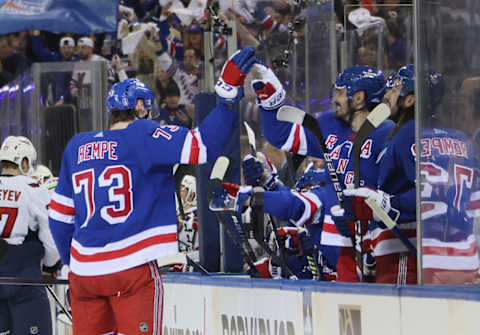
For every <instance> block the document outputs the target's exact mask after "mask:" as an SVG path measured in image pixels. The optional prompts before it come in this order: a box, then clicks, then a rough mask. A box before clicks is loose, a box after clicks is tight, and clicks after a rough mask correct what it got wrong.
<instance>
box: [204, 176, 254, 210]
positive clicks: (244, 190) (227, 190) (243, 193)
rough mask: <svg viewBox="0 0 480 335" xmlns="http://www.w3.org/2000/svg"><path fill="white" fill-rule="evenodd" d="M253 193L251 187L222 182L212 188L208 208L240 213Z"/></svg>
mask: <svg viewBox="0 0 480 335" xmlns="http://www.w3.org/2000/svg"><path fill="white" fill-rule="evenodd" d="M252 194H253V187H251V186H240V185H237V184H232V183H222V184H221V185H220V186H218V187H216V188H215V189H214V190H213V195H212V198H211V200H210V204H209V208H210V210H212V211H217V212H218V211H233V212H239V213H242V212H243V210H244V208H245V205H248V204H247V201H248V200H249V198H250V196H251V195H252Z"/></svg>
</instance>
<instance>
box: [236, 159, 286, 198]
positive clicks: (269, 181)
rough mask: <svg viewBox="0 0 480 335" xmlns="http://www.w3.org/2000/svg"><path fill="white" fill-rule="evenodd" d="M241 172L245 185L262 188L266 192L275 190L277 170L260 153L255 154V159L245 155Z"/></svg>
mask: <svg viewBox="0 0 480 335" xmlns="http://www.w3.org/2000/svg"><path fill="white" fill-rule="evenodd" d="M242 170H243V175H244V176H245V183H246V184H247V185H252V186H262V187H263V188H265V189H266V190H267V191H273V190H275V189H276V188H277V183H278V179H277V178H278V177H277V176H278V174H277V168H276V167H275V166H274V165H273V164H272V163H271V162H270V160H269V159H268V158H267V157H266V156H265V155H264V154H263V153H262V152H257V157H254V156H253V155H251V154H248V155H246V156H245V157H244V158H243V161H242Z"/></svg>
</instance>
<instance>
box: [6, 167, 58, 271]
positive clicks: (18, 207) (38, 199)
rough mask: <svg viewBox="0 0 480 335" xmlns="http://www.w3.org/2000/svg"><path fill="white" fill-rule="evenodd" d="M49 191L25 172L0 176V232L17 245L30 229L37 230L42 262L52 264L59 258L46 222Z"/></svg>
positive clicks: (9, 241)
mask: <svg viewBox="0 0 480 335" xmlns="http://www.w3.org/2000/svg"><path fill="white" fill-rule="evenodd" d="M49 199H50V195H49V193H48V191H47V189H46V188H43V187H40V186H39V184H38V183H37V181H36V180H34V179H32V178H30V177H26V176H0V232H1V237H2V238H3V239H4V240H5V241H6V242H7V243H8V244H12V245H20V244H22V243H23V241H24V240H25V237H26V236H27V234H28V231H29V229H30V230H32V231H37V232H38V238H39V239H40V241H41V242H42V244H43V247H44V249H45V255H44V257H43V265H45V266H48V267H51V266H54V265H55V264H56V263H57V262H58V261H59V260H60V255H59V254H58V251H57V248H56V246H55V242H54V241H53V238H52V234H51V233H50V228H49V226H48V211H47V205H48V201H47V200H49Z"/></svg>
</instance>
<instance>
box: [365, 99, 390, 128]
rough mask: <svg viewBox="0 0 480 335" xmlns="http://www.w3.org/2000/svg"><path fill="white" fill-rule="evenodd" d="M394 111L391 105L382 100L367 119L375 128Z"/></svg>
mask: <svg viewBox="0 0 480 335" xmlns="http://www.w3.org/2000/svg"><path fill="white" fill-rule="evenodd" d="M391 114H392V111H391V109H390V107H389V106H388V105H387V104H386V103H384V102H382V103H381V104H378V105H377V106H376V107H375V108H374V109H373V110H372V111H371V112H370V113H369V114H368V116H367V120H368V121H370V123H371V124H372V126H373V127H374V128H377V127H378V126H379V125H380V124H381V123H382V122H383V121H385V120H386V119H388V118H389V117H390V115H391Z"/></svg>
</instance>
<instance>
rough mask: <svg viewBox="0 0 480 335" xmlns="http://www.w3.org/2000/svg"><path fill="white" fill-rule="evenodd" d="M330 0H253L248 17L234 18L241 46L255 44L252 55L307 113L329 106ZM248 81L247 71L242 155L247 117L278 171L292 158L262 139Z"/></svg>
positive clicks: (332, 36) (332, 53) (332, 28)
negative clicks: (296, 1)
mask: <svg viewBox="0 0 480 335" xmlns="http://www.w3.org/2000/svg"><path fill="white" fill-rule="evenodd" d="M332 3H333V2H332V1H317V2H307V3H301V4H296V5H293V4H291V5H289V4H288V3H287V2H284V1H268V2H267V1H265V2H258V3H257V10H256V11H255V12H254V14H253V15H252V16H251V20H250V21H248V20H245V19H238V18H237V31H238V32H239V34H238V36H239V42H240V43H241V46H242V47H243V46H245V45H248V44H250V45H254V46H255V47H256V56H257V58H259V60H260V61H262V62H264V63H265V64H266V65H267V66H269V67H271V68H272V69H273V71H274V72H275V74H276V75H277V77H278V78H279V79H280V81H281V82H282V84H283V86H284V88H285V90H286V93H287V103H288V104H289V105H294V106H297V107H299V108H302V109H304V110H306V111H307V112H310V113H319V112H323V111H326V110H328V109H330V108H331V104H330V87H331V84H332V68H336V64H337V63H336V56H337V55H336V41H335V37H336V33H335V25H334V20H333V4H332ZM259 12H261V13H262V14H259ZM265 13H269V15H267V14H265ZM333 72H334V74H333V75H334V76H336V72H335V71H333ZM252 79H254V78H253V76H252V75H249V76H248V77H247V81H246V83H245V86H244V87H245V98H244V99H243V100H242V101H241V106H240V115H241V121H242V122H241V124H242V126H241V127H242V129H241V134H242V138H241V157H244V156H245V155H246V154H248V153H250V147H249V145H248V139H247V133H246V131H245V128H244V126H243V121H246V122H247V123H248V124H249V126H250V127H251V128H252V129H253V131H254V133H255V134H256V148H257V151H263V152H265V153H266V154H267V156H269V157H270V159H271V160H272V163H273V164H274V165H275V166H276V167H277V169H278V170H280V169H281V168H282V167H284V168H285V167H286V166H287V165H288V164H286V163H288V162H290V163H293V165H297V162H296V161H294V162H292V157H286V154H285V153H284V152H282V151H280V150H277V149H275V148H274V147H273V146H271V145H269V144H268V143H267V142H266V140H265V139H264V138H263V137H262V130H261V122H260V115H259V112H258V108H257V106H256V103H255V99H256V95H255V93H254V92H253V90H252V89H251V85H250V84H251V80H252ZM287 156H288V154H287ZM286 158H287V160H286ZM293 174H295V172H293ZM294 178H295V175H293V176H290V178H289V179H292V180H291V182H293V179H294ZM288 184H289V183H288V182H287V185H288ZM292 186H293V185H292Z"/></svg>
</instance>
